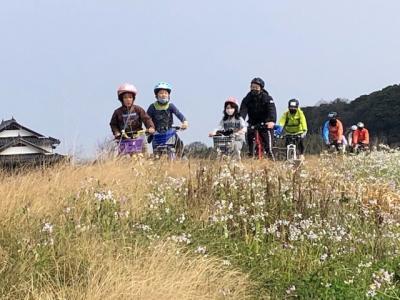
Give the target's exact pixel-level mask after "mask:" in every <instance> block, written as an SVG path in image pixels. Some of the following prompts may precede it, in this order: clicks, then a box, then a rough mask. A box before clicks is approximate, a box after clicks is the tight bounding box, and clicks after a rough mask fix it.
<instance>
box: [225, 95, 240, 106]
mask: <svg viewBox="0 0 400 300" xmlns="http://www.w3.org/2000/svg"><path fill="white" fill-rule="evenodd" d="M228 104H233V105H234V106H239V105H238V101H237V100H236V98H235V97H228V99H226V101H225V106H226V105H228Z"/></svg>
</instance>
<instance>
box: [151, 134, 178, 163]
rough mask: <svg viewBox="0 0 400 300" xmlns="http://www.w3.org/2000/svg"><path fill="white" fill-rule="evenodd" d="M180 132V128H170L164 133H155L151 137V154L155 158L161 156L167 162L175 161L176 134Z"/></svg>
mask: <svg viewBox="0 0 400 300" xmlns="http://www.w3.org/2000/svg"><path fill="white" fill-rule="evenodd" d="M179 130H181V127H180V126H172V127H171V128H169V129H167V130H166V131H162V132H156V133H154V135H153V140H152V146H153V154H154V156H155V157H157V158H161V157H163V156H165V157H168V159H169V160H175V159H176V148H177V142H178V135H177V132H178V131H179Z"/></svg>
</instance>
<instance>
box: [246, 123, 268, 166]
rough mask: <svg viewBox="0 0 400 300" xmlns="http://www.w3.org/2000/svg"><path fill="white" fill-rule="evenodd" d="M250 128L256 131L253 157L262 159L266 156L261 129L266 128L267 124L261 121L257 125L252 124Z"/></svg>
mask: <svg viewBox="0 0 400 300" xmlns="http://www.w3.org/2000/svg"><path fill="white" fill-rule="evenodd" d="M250 128H251V129H252V130H254V131H255V133H254V138H253V149H252V151H251V152H252V154H253V157H257V158H258V159H262V158H263V157H264V147H263V141H262V138H261V134H260V130H261V129H265V124H264V123H260V124H257V125H252V126H250ZM271 146H272V145H271Z"/></svg>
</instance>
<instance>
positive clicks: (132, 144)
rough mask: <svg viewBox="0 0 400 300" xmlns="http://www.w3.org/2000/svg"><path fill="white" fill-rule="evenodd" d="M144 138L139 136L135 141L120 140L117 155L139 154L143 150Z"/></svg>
mask: <svg viewBox="0 0 400 300" xmlns="http://www.w3.org/2000/svg"><path fill="white" fill-rule="evenodd" d="M144 138H145V137H144V136H139V137H137V138H135V139H126V140H121V142H120V144H119V148H118V152H119V154H122V155H124V154H134V153H141V152H142V150H143V143H144Z"/></svg>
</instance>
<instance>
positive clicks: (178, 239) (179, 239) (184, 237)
mask: <svg viewBox="0 0 400 300" xmlns="http://www.w3.org/2000/svg"><path fill="white" fill-rule="evenodd" d="M191 238H192V235H191V234H190V233H189V234H186V233H182V234H181V235H173V236H171V237H170V238H168V239H170V240H172V241H174V242H175V243H181V244H186V245H189V244H190V243H192V241H191Z"/></svg>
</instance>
